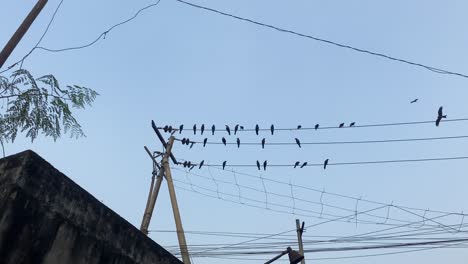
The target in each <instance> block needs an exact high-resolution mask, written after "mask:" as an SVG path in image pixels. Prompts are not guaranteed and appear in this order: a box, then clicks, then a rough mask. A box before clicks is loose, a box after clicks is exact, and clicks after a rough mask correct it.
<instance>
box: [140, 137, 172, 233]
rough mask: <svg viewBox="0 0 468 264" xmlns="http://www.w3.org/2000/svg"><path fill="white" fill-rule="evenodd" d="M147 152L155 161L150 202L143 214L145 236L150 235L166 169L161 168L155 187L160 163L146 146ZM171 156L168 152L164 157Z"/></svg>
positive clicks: (148, 201) (142, 226)
mask: <svg viewBox="0 0 468 264" xmlns="http://www.w3.org/2000/svg"><path fill="white" fill-rule="evenodd" d="M145 150H146V152H147V153H148V155H150V157H151V159H152V160H153V176H152V177H151V185H150V191H149V193H148V200H147V202H146V208H145V213H144V214H143V220H142V221H141V226H140V230H141V232H143V233H144V234H145V235H148V227H149V223H150V221H151V216H152V215H153V210H154V206H155V204H156V199H157V198H158V194H159V189H160V188H161V183H162V181H163V174H164V169H163V168H159V171H158V176H157V177H156V185H155V186H154V170H155V169H156V167H159V166H158V165H157V164H158V163H157V161H156V159H155V158H154V157H153V155H151V152H150V151H149V150H148V148H147V147H146V146H145ZM169 155H170V152H167V151H166V153H165V154H164V157H166V158H167V157H169ZM163 159H164V158H163ZM153 186H154V188H153Z"/></svg>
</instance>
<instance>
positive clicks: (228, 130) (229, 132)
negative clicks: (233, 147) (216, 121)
mask: <svg viewBox="0 0 468 264" xmlns="http://www.w3.org/2000/svg"><path fill="white" fill-rule="evenodd" d="M226 131H227V132H228V134H229V135H231V129H230V128H229V126H228V125H226Z"/></svg>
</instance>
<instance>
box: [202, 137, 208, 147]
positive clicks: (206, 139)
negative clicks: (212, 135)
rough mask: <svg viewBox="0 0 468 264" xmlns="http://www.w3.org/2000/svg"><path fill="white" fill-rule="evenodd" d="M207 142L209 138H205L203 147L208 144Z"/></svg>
mask: <svg viewBox="0 0 468 264" xmlns="http://www.w3.org/2000/svg"><path fill="white" fill-rule="evenodd" d="M206 142H208V138H205V139H204V140H203V147H205V146H206Z"/></svg>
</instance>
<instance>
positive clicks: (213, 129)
mask: <svg viewBox="0 0 468 264" xmlns="http://www.w3.org/2000/svg"><path fill="white" fill-rule="evenodd" d="M215 130H216V128H215V125H212V126H211V135H212V136H213V135H214V132H215Z"/></svg>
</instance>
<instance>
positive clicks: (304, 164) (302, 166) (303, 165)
mask: <svg viewBox="0 0 468 264" xmlns="http://www.w3.org/2000/svg"><path fill="white" fill-rule="evenodd" d="M305 166H307V161H306V162H304V163H302V165H301V169H302V168H304V167H305Z"/></svg>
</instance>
